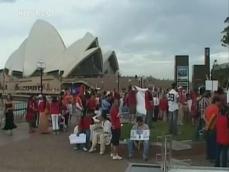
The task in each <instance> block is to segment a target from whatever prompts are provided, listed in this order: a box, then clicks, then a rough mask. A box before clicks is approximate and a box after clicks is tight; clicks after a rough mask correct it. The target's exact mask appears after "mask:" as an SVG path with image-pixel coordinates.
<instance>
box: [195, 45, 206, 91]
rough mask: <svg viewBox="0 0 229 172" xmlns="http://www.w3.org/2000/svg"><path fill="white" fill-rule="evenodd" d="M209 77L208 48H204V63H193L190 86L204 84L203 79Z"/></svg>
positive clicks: (196, 86)
mask: <svg viewBox="0 0 229 172" xmlns="http://www.w3.org/2000/svg"><path fill="white" fill-rule="evenodd" d="M207 79H210V48H208V47H207V48H205V51H204V64H201V65H193V69H192V87H193V89H198V88H199V87H200V86H204V85H205V81H206V80H207Z"/></svg>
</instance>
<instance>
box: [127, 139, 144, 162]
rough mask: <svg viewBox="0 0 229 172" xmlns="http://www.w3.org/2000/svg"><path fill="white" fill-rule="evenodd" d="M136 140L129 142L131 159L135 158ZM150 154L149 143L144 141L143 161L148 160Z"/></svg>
mask: <svg viewBox="0 0 229 172" xmlns="http://www.w3.org/2000/svg"><path fill="white" fill-rule="evenodd" d="M134 142H135V141H134V140H128V153H129V157H132V156H133V153H134ZM148 154H149V141H148V140H145V141H143V154H142V156H143V159H147V158H148Z"/></svg>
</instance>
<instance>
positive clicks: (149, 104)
mask: <svg viewBox="0 0 229 172" xmlns="http://www.w3.org/2000/svg"><path fill="white" fill-rule="evenodd" d="M145 108H146V110H153V95H152V93H151V92H150V91H146V92H145Z"/></svg>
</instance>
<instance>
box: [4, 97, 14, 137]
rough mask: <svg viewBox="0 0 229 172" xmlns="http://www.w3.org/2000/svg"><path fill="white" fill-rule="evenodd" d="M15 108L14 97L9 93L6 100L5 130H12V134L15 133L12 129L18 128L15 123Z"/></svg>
mask: <svg viewBox="0 0 229 172" xmlns="http://www.w3.org/2000/svg"><path fill="white" fill-rule="evenodd" d="M13 110H14V104H13V99H12V97H11V95H8V96H7V99H6V102H5V126H4V128H3V130H10V135H13V132H12V130H13V129H15V128H17V126H16V125H15V123H14V114H13Z"/></svg>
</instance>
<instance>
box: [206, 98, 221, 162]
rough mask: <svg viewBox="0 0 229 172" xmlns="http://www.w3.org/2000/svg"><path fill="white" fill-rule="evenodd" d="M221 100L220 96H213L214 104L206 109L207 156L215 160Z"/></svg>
mask: <svg viewBox="0 0 229 172" xmlns="http://www.w3.org/2000/svg"><path fill="white" fill-rule="evenodd" d="M220 107H221V100H220V98H219V97H218V96H216V97H213V100H212V104H210V105H209V106H208V107H207V108H206V110H205V116H204V118H205V119H204V120H205V130H206V148H207V158H208V159H209V160H215V158H216V130H215V127H216V120H217V118H218V116H219V112H220V111H219V109H220Z"/></svg>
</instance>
